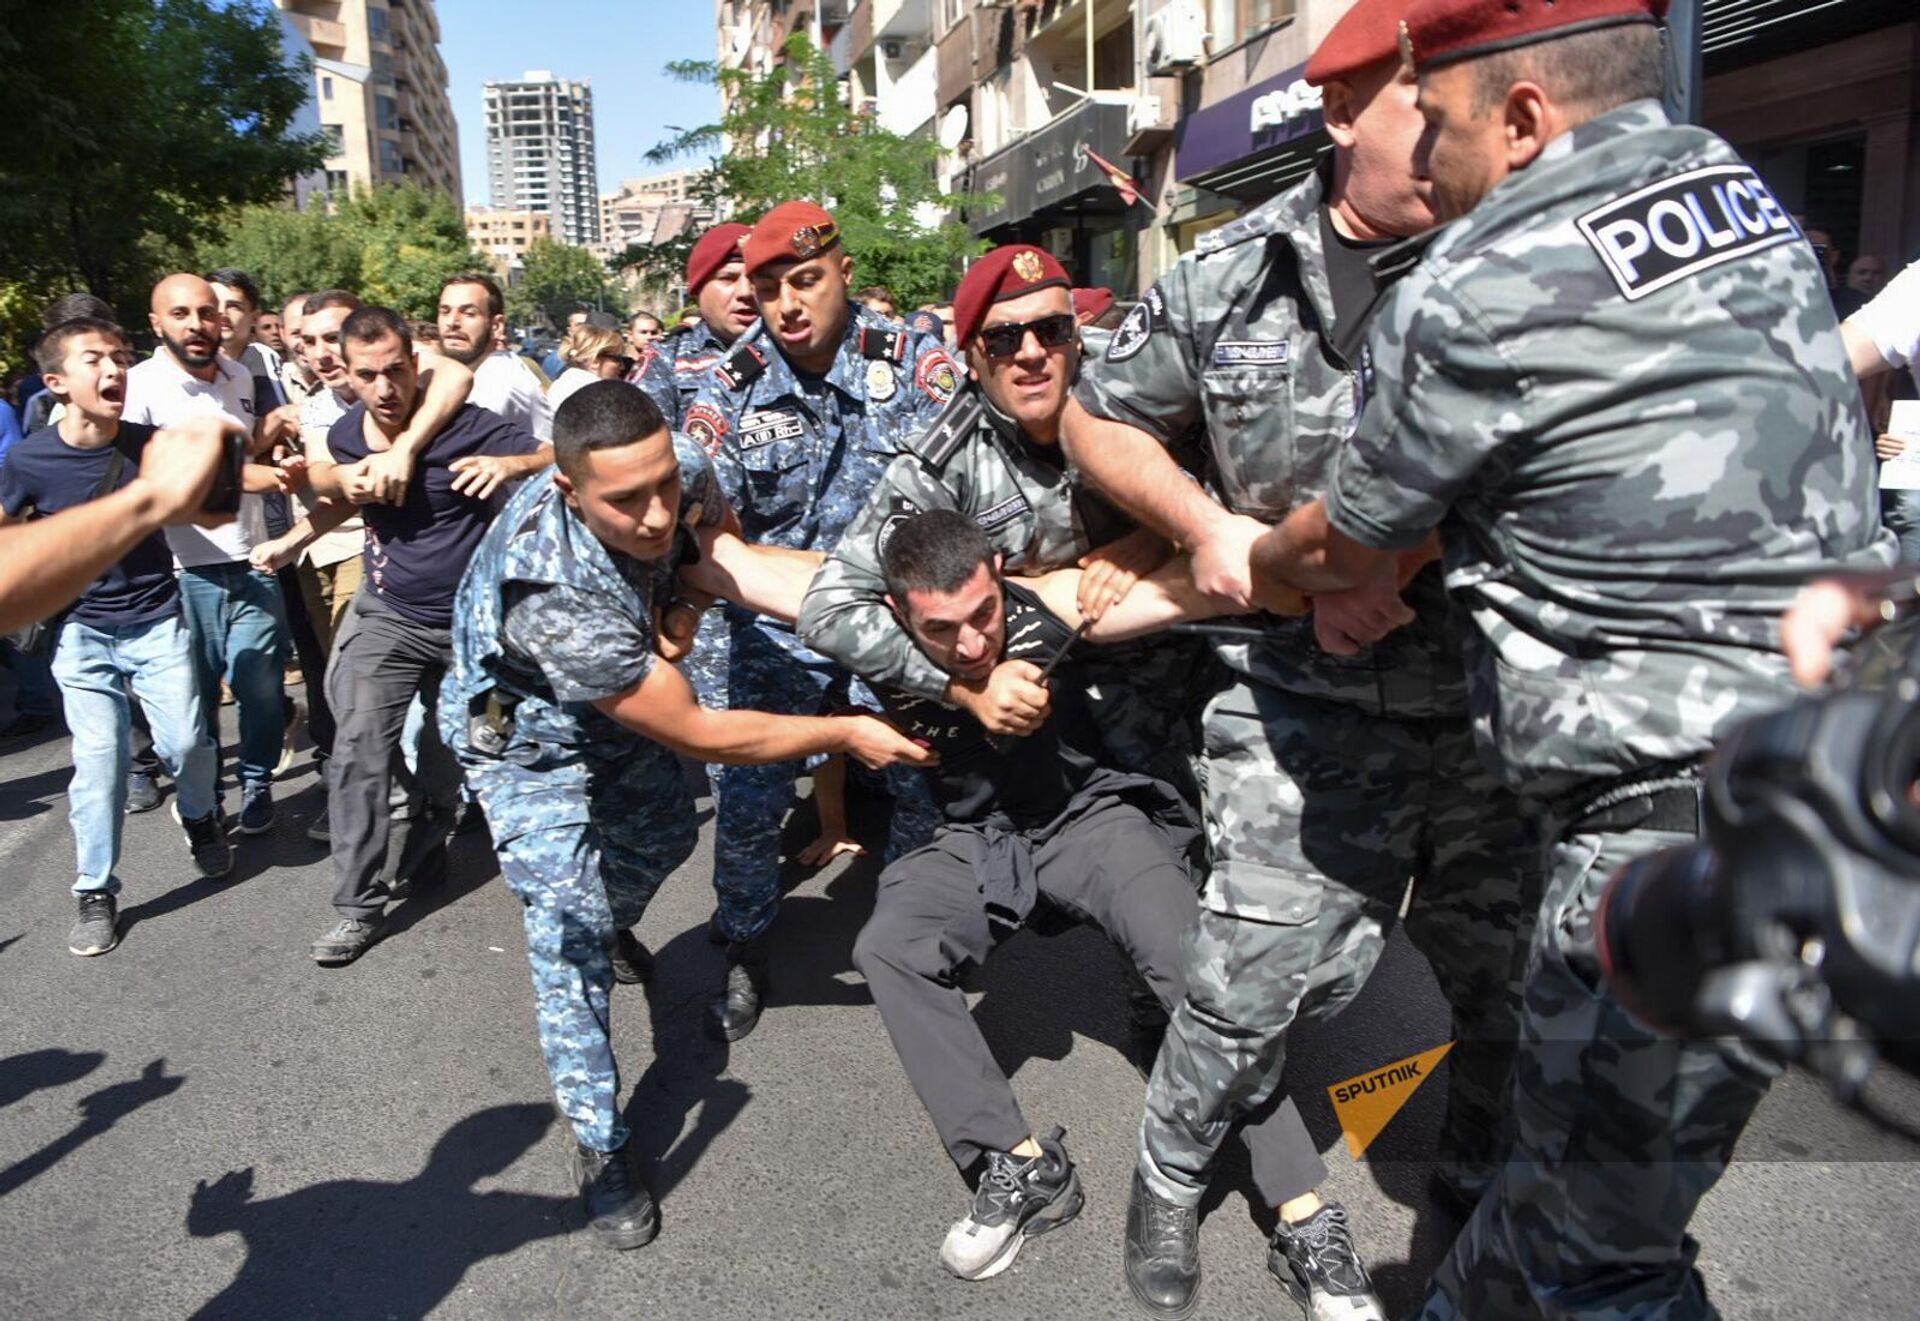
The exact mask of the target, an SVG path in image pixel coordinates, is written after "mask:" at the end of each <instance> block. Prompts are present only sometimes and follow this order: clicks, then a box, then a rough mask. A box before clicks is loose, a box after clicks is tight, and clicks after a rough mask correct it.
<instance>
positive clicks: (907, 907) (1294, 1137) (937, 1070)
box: [853, 800, 1326, 1201]
mask: <svg viewBox="0 0 1920 1321" xmlns="http://www.w3.org/2000/svg"><path fill="white" fill-rule="evenodd" d="M977 839H978V836H977V835H975V834H974V833H973V832H971V831H968V830H966V829H953V828H947V829H943V830H941V831H940V832H939V833H938V834H937V835H936V836H935V837H934V841H933V843H931V844H929V845H927V846H926V847H925V848H923V849H919V850H917V851H916V852H913V853H910V854H908V855H907V856H906V857H904V858H902V859H900V860H899V861H898V862H896V863H894V864H893V865H892V866H891V867H889V868H887V870H886V873H885V874H884V875H882V876H881V878H880V892H879V894H878V896H877V897H876V899H875V902H874V910H873V916H872V918H870V919H869V920H868V922H867V925H866V927H865V928H864V929H863V930H862V931H861V932H860V938H859V940H858V941H856V942H855V944H854V947H853V962H854V966H855V967H857V968H859V970H860V971H861V973H862V974H863V975H864V976H865V977H866V979H867V986H868V988H869V989H870V990H871V991H872V993H873V1002H874V1004H875V1005H876V1006H877V1007H878V1008H879V1010H880V1017H881V1020H882V1021H883V1022H884V1023H885V1024H886V1025H887V1034H888V1035H889V1036H890V1037H892V1038H893V1045H894V1049H895V1050H896V1051H897V1052H898V1053H899V1056H900V1063H901V1065H902V1066H903V1067H904V1068H905V1069H906V1072H907V1078H908V1080H909V1081H911V1082H912V1083H913V1088H914V1091H915V1092H917V1093H918V1094H919V1096H920V1101H921V1104H923V1105H925V1106H926V1108H927V1113H928V1115H929V1116H931V1117H932V1119H933V1125H934V1128H935V1129H936V1130H937V1131H938V1132H939V1134H940V1140H941V1141H942V1142H944V1143H945V1144H946V1147H947V1152H948V1154H949V1155H950V1156H952V1157H953V1161H954V1163H955V1164H956V1165H958V1166H960V1167H961V1168H962V1169H965V1168H967V1167H968V1166H970V1165H972V1164H973V1163H974V1161H976V1160H978V1159H979V1158H980V1156H981V1155H982V1154H983V1153H984V1152H987V1151H1008V1150H1011V1149H1012V1148H1013V1147H1015V1146H1018V1145H1019V1144H1020V1143H1021V1142H1022V1141H1024V1140H1025V1139H1026V1138H1028V1137H1030V1136H1031V1135H1032V1134H1033V1128H1032V1126H1031V1125H1030V1124H1028V1123H1027V1121H1026V1119H1025V1118H1024V1117H1023V1116H1022V1115H1021V1113H1020V1106H1019V1104H1018V1102H1016V1101H1015V1100H1014V1096H1013V1088H1012V1086H1011V1085H1010V1084H1009V1083H1008V1081H1007V1077H1006V1074H1004V1073H1003V1072H1001V1070H1000V1067H999V1065H998V1064H996V1063H995V1062H994V1058H993V1052H992V1051H991V1050H990V1049H988V1046H987V1043H986V1040H985V1039H984V1038H983V1037H982V1036H981V1035H980V1029H979V1028H978V1027H976V1026H975V1025H974V1021H973V1018H972V1016H971V1015H970V1014H969V1013H968V1012H967V1004H966V999H965V997H964V996H963V995H962V993H961V991H960V987H959V985H958V979H959V976H960V974H961V972H962V971H963V970H964V969H966V968H967V967H969V966H972V965H976V964H979V963H981V962H983V961H984V960H985V959H986V957H987V955H988V954H990V953H991V952H992V950H993V946H994V937H993V934H992V932H991V931H990V929H989V927H988V923H987V914H986V909H985V906H984V904H983V903H982V899H981V894H980V885H979V882H978V880H977V879H976V878H975V875H974V848H975V844H976V841H977ZM1033 861H1034V870H1035V872H1036V874H1037V877H1038V881H1039V887H1040V893H1041V895H1042V898H1043V902H1047V903H1050V904H1052V905H1053V906H1055V907H1056V908H1058V909H1061V910H1063V911H1065V912H1066V913H1068V914H1070V915H1071V916H1073V917H1076V918H1079V919H1081V920H1084V921H1089V922H1092V923H1093V924H1094V925H1096V926H1098V927H1099V928H1100V929H1101V930H1102V931H1104V932H1106V934H1107V935H1108V936H1109V937H1111V938H1112V940H1113V941H1114V943H1115V944H1117V945H1118V946H1119V947H1120V949H1121V951H1122V952H1123V953H1125V954H1126V955H1127V957H1128V958H1129V959H1131V960H1132V961H1133V964H1134V966H1135V967H1136V968H1138V969H1139V971H1140V974H1141V976H1142V977H1143V978H1144V979H1145V980H1146V983H1147V985H1148V986H1149V987H1150V988H1151V989H1152V991H1153V993H1154V995H1155V996H1156V997H1157V998H1158V999H1159V1000H1160V1002H1161V1004H1163V1005H1165V1006H1167V1007H1168V1008H1171V1007H1172V1006H1173V1004H1174V1003H1175V1002H1177V1001H1178V1000H1179V999H1180V996H1181V993H1182V985H1181V968H1180V959H1181V953H1180V945H1181V939H1182V936H1183V935H1184V933H1185V931H1186V929H1187V927H1188V925H1189V924H1190V923H1191V922H1192V921H1193V914H1194V900H1193V887H1192V884H1191V883H1190V881H1189V880H1188V876H1187V870H1186V868H1185V867H1184V866H1183V865H1181V863H1180V862H1179V861H1178V860H1177V859H1176V858H1175V857H1174V855H1173V852H1172V850H1171V849H1170V848H1169V846H1168V844H1167V841H1166V838H1165V836H1164V835H1162V834H1161V832H1160V831H1159V829H1158V828H1156V827H1155V826H1154V825H1153V823H1152V822H1150V821H1149V820H1148V819H1147V818H1146V817H1145V816H1144V815H1143V814H1142V813H1141V812H1140V811H1139V810H1138V809H1137V808H1134V807H1132V806H1130V805H1128V804H1126V803H1122V802H1119V801H1117V800H1108V801H1106V802H1104V803H1102V804H1100V805H1099V806H1098V807H1097V808H1096V809H1094V810H1093V811H1090V812H1088V813H1086V814H1085V815H1083V816H1081V817H1079V818H1077V819H1076V820H1074V821H1073V822H1072V824H1070V825H1068V826H1066V827H1065V828H1063V829H1061V830H1060V831H1058V832H1057V833H1056V834H1054V835H1052V836H1051V837H1049V838H1047V839H1045V840H1044V841H1043V842H1040V843H1038V844H1036V845H1035V847H1034V850H1033ZM1248 1142H1249V1145H1250V1146H1251V1147H1252V1148H1253V1150H1254V1168H1255V1173H1256V1177H1259V1178H1262V1179H1263V1181H1272V1182H1273V1183H1274V1184H1275V1185H1276V1186H1283V1187H1291V1186H1293V1185H1298V1186H1297V1187H1294V1188H1293V1191H1291V1192H1287V1193H1285V1194H1283V1195H1282V1196H1281V1197H1278V1198H1276V1199H1275V1200H1276V1201H1277V1200H1285V1197H1290V1196H1293V1195H1296V1194H1297V1193H1298V1192H1302V1191H1305V1190H1306V1189H1308V1188H1311V1187H1313V1186H1314V1185H1315V1184H1317V1183H1318V1182H1319V1181H1320V1179H1321V1178H1323V1177H1325V1173H1326V1171H1325V1167H1324V1166H1323V1165H1322V1164H1321V1163H1320V1156H1319V1153H1318V1152H1317V1151H1316V1150H1315V1148H1314V1145H1313V1140H1312V1138H1311V1136H1310V1135H1309V1134H1308V1133H1307V1131H1306V1127H1305V1125H1303V1124H1302V1123H1301V1121H1300V1116H1299V1113H1298V1112H1297V1111H1296V1110H1294V1109H1293V1107H1292V1106H1291V1104H1290V1103H1289V1104H1287V1105H1284V1106H1282V1107H1281V1108H1279V1109H1278V1110H1276V1111H1275V1113H1274V1114H1273V1115H1272V1116H1271V1117H1269V1118H1267V1119H1266V1120H1265V1121H1264V1122H1263V1123H1262V1124H1261V1125H1260V1126H1259V1127H1258V1129H1257V1132H1256V1130H1252V1129H1250V1130H1249V1137H1248ZM1302 1180H1304V1181H1305V1182H1304V1183H1302V1182H1301V1181H1302ZM1263 1191H1264V1188H1263Z"/></svg>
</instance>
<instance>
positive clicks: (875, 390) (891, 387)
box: [867, 358, 899, 404]
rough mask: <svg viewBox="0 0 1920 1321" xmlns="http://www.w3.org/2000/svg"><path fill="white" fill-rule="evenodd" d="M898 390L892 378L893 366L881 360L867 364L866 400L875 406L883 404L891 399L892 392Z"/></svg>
mask: <svg viewBox="0 0 1920 1321" xmlns="http://www.w3.org/2000/svg"><path fill="white" fill-rule="evenodd" d="M898 388H899V381H898V380H897V379H896V378H895V377H894V374H893V364H892V363H890V362H887V361H885V360H884V359H881V358H873V359H870V360H868V362H867V398H868V399H871V400H872V401H873V402H874V403H876V404H884V403H886V402H887V400H889V399H891V398H893V392H894V391H895V390H896V389H898Z"/></svg>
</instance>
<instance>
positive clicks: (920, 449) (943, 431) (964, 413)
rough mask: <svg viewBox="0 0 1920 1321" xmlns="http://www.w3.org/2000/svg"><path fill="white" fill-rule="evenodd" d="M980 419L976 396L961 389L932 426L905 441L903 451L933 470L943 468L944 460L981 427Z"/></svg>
mask: <svg viewBox="0 0 1920 1321" xmlns="http://www.w3.org/2000/svg"><path fill="white" fill-rule="evenodd" d="M980 416H981V405H980V398H979V395H978V394H976V393H975V392H974V390H973V389H972V388H970V387H969V388H967V389H963V390H961V391H960V393H958V394H956V395H955V396H954V397H953V400H952V402H951V403H949V404H948V405H947V406H946V407H945V408H943V409H941V410H940V415H939V416H938V417H936V418H934V419H933V423H932V425H931V426H929V427H928V428H927V429H926V430H925V431H922V432H919V433H917V434H915V435H913V436H909V437H908V438H907V440H906V442H905V448H906V449H908V450H909V451H911V452H912V453H914V454H917V455H919V456H920V458H921V460H922V461H923V462H925V463H927V464H929V465H931V466H932V467H935V468H941V467H945V466H946V463H947V460H949V459H951V458H952V457H953V456H954V455H955V454H956V453H958V452H959V450H960V447H961V446H962V445H964V444H966V443H967V438H968V437H969V436H971V435H972V434H973V430H974V428H975V427H977V426H979V425H980Z"/></svg>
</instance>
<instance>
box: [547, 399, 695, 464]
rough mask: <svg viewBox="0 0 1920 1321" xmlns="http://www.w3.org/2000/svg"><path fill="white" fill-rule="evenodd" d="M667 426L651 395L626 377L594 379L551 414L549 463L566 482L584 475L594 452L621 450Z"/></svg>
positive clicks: (659, 431) (650, 437) (658, 432)
mask: <svg viewBox="0 0 1920 1321" xmlns="http://www.w3.org/2000/svg"><path fill="white" fill-rule="evenodd" d="M666 429H667V419H666V417H665V415H663V414H662V413H661V412H660V405H658V404H656V403H654V402H653V396H652V395H650V394H648V393H647V392H646V391H645V390H642V389H640V388H639V387H637V386H633V385H629V384H628V383H627V382H625V381H594V382H592V383H591V384H588V385H583V386H581V387H580V388H579V389H578V390H575V391H574V392H573V393H572V394H571V395H569V396H567V400H566V402H565V403H563V404H561V405H560V407H559V408H558V409H557V410H556V411H555V412H554V415H553V461H554V462H555V463H556V464H558V465H559V467H560V471H561V472H563V473H565V474H566V475H567V477H568V479H569V480H571V481H575V482H578V481H579V480H580V479H581V478H583V477H585V476H586V472H587V455H588V454H590V453H591V452H593V451H594V450H617V449H624V448H625V447H626V446H628V445H637V444H639V443H640V442H641V441H643V440H650V439H652V438H653V437H655V436H657V435H659V434H660V433H661V432H662V431H665V430H666Z"/></svg>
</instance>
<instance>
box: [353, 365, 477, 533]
mask: <svg viewBox="0 0 1920 1321" xmlns="http://www.w3.org/2000/svg"><path fill="white" fill-rule="evenodd" d="M423 368H424V369H423V370H422V371H421V373H420V403H419V406H418V407H416V408H415V409H414V410H413V417H412V419H411V420H410V421H408V423H407V425H406V429H405V430H403V431H402V432H401V433H400V434H399V435H397V436H395V437H394V438H393V444H391V445H389V446H388V447H387V448H386V449H384V450H380V451H377V452H376V453H373V454H370V455H368V456H367V459H366V462H365V464H364V467H363V471H364V473H365V475H366V478H367V481H368V483H369V488H370V491H371V493H372V497H373V499H375V500H378V501H380V502H381V503H383V504H399V503H400V502H401V501H402V500H405V499H406V498H407V483H408V482H410V481H412V480H413V469H414V465H415V464H416V463H417V462H418V461H419V458H420V454H421V452H422V451H424V450H425V449H426V447H427V444H428V442H430V441H431V440H432V439H433V438H434V437H435V436H437V435H439V434H440V432H441V430H442V429H443V428H444V427H445V426H446V425H447V423H448V422H451V421H452V420H453V415H454V414H455V413H458V412H459V411H460V409H461V408H462V407H463V406H464V405H465V404H466V402H467V396H468V395H470V394H472V393H473V373H472V372H471V371H469V370H468V369H467V368H466V367H464V366H462V365H461V364H460V363H457V362H455V361H454V360H453V359H452V358H446V357H440V356H438V355H436V356H435V357H434V358H432V359H431V363H430V365H426V364H423ZM322 494H329V495H330V494H333V492H332V491H322Z"/></svg>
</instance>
